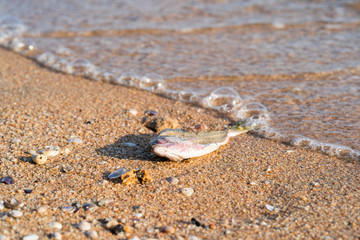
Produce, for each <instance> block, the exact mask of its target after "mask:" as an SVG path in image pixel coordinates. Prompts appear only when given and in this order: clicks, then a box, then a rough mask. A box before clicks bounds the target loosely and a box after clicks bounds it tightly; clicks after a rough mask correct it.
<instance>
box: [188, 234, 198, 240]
mask: <svg viewBox="0 0 360 240" xmlns="http://www.w3.org/2000/svg"><path fill="white" fill-rule="evenodd" d="M189 240H200V238H198V237H197V236H194V235H190V236H189Z"/></svg>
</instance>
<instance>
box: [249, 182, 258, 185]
mask: <svg viewBox="0 0 360 240" xmlns="http://www.w3.org/2000/svg"><path fill="white" fill-rule="evenodd" d="M249 184H250V185H252V186H255V185H257V183H256V182H250V183H249Z"/></svg>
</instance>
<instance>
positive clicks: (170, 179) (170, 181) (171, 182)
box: [166, 177, 179, 185]
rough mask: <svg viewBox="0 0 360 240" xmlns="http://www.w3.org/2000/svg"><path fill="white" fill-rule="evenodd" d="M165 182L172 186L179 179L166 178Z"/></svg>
mask: <svg viewBox="0 0 360 240" xmlns="http://www.w3.org/2000/svg"><path fill="white" fill-rule="evenodd" d="M166 181H168V182H169V183H170V184H173V185H175V184H178V183H179V179H178V178H176V177H168V178H166Z"/></svg>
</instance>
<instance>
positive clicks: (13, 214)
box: [9, 210, 23, 218]
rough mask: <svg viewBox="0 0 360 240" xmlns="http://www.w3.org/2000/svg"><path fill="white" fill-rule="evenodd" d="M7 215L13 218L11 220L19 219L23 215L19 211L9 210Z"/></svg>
mask: <svg viewBox="0 0 360 240" xmlns="http://www.w3.org/2000/svg"><path fill="white" fill-rule="evenodd" d="M9 215H10V216H11V217H13V218H19V217H21V216H22V215H23V213H22V212H21V211H19V210H11V211H10V212H9Z"/></svg>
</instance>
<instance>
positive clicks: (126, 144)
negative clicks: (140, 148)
mask: <svg viewBox="0 0 360 240" xmlns="http://www.w3.org/2000/svg"><path fill="white" fill-rule="evenodd" d="M122 145H124V146H127V147H137V144H135V143H131V142H124V143H123V144H122Z"/></svg>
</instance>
